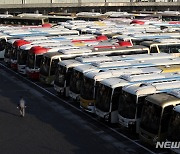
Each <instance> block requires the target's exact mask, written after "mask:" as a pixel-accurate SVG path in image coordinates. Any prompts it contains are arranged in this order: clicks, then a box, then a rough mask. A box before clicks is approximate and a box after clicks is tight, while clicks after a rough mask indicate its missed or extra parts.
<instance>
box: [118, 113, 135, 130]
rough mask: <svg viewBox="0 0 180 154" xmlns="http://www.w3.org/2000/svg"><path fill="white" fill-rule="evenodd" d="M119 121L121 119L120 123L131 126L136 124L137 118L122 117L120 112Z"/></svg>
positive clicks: (127, 126)
mask: <svg viewBox="0 0 180 154" xmlns="http://www.w3.org/2000/svg"><path fill="white" fill-rule="evenodd" d="M118 119H119V120H118V121H119V124H120V125H121V126H124V127H126V128H129V127H130V126H132V125H135V123H136V120H135V119H127V118H124V117H122V116H121V115H119V114H118Z"/></svg>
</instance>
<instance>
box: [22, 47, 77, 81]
mask: <svg viewBox="0 0 180 154" xmlns="http://www.w3.org/2000/svg"><path fill="white" fill-rule="evenodd" d="M78 48H79V47H77V46H73V45H68V44H67V45H65V44H64V45H61V46H60V45H59V46H58V45H56V47H55V46H52V45H51V46H49V47H48V46H44V45H41V46H34V47H32V48H31V49H30V50H29V52H28V53H27V61H26V65H25V68H26V70H25V72H26V74H27V76H28V77H29V78H30V79H33V80H38V79H39V69H40V64H41V60H42V58H43V54H45V53H47V52H58V50H66V49H78ZM21 71H22V69H21ZM23 71H24V69H23Z"/></svg>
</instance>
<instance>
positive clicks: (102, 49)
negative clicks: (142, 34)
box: [40, 42, 149, 84]
mask: <svg viewBox="0 0 180 154" xmlns="http://www.w3.org/2000/svg"><path fill="white" fill-rule="evenodd" d="M102 43H103V42H102ZM143 53H146V54H147V53H149V48H147V47H145V48H144V47H143V46H133V47H120V46H116V45H112V44H111V45H110V44H109V43H103V45H102V46H101V44H98V45H97V46H92V47H89V48H88V47H86V48H83V49H79V50H78V49H77V50H76V49H72V50H62V51H60V53H56V55H50V54H48V53H46V54H44V55H43V57H44V61H46V62H47V63H46V66H44V65H43V66H42V67H41V69H40V78H41V77H42V82H44V81H45V80H46V78H49V79H47V80H48V81H50V80H51V79H52V80H51V82H50V83H53V81H54V78H55V69H56V68H57V64H58V62H59V61H61V60H62V59H74V58H75V57H78V56H86V55H98V54H101V55H124V54H143ZM54 61H56V62H55V63H56V64H54V65H53V66H54V67H55V68H54V69H53V70H54V71H53V74H52V73H51V74H50V71H51V62H53V63H54ZM47 68H48V69H47ZM47 71H48V72H47ZM50 78H51V79H50ZM46 84H49V83H46Z"/></svg>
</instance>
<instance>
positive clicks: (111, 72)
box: [84, 67, 162, 80]
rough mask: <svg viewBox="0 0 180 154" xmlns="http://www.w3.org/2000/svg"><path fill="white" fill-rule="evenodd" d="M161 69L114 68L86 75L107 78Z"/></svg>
mask: <svg viewBox="0 0 180 154" xmlns="http://www.w3.org/2000/svg"><path fill="white" fill-rule="evenodd" d="M161 71H162V70H161V69H159V68H158V67H148V68H113V69H107V70H104V71H100V70H99V72H89V73H87V74H85V75H84V76H86V77H88V78H91V79H94V80H102V79H105V78H111V77H120V76H121V75H127V74H140V73H147V72H154V73H161Z"/></svg>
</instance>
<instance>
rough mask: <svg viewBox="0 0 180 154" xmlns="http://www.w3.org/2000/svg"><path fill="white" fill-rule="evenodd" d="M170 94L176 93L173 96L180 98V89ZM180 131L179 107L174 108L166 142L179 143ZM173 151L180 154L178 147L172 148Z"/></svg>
mask: <svg viewBox="0 0 180 154" xmlns="http://www.w3.org/2000/svg"><path fill="white" fill-rule="evenodd" d="M170 93H171V94H173V93H174V94H173V96H176V97H177V98H180V89H177V90H172V91H171V92H170ZM179 131H180V105H177V106H175V107H174V108H173V112H172V115H171V119H170V122H169V127H168V134H167V137H166V140H167V141H169V142H179V141H180V133H178V132H179ZM171 151H173V152H174V153H180V149H179V148H178V147H177V148H171Z"/></svg>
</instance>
